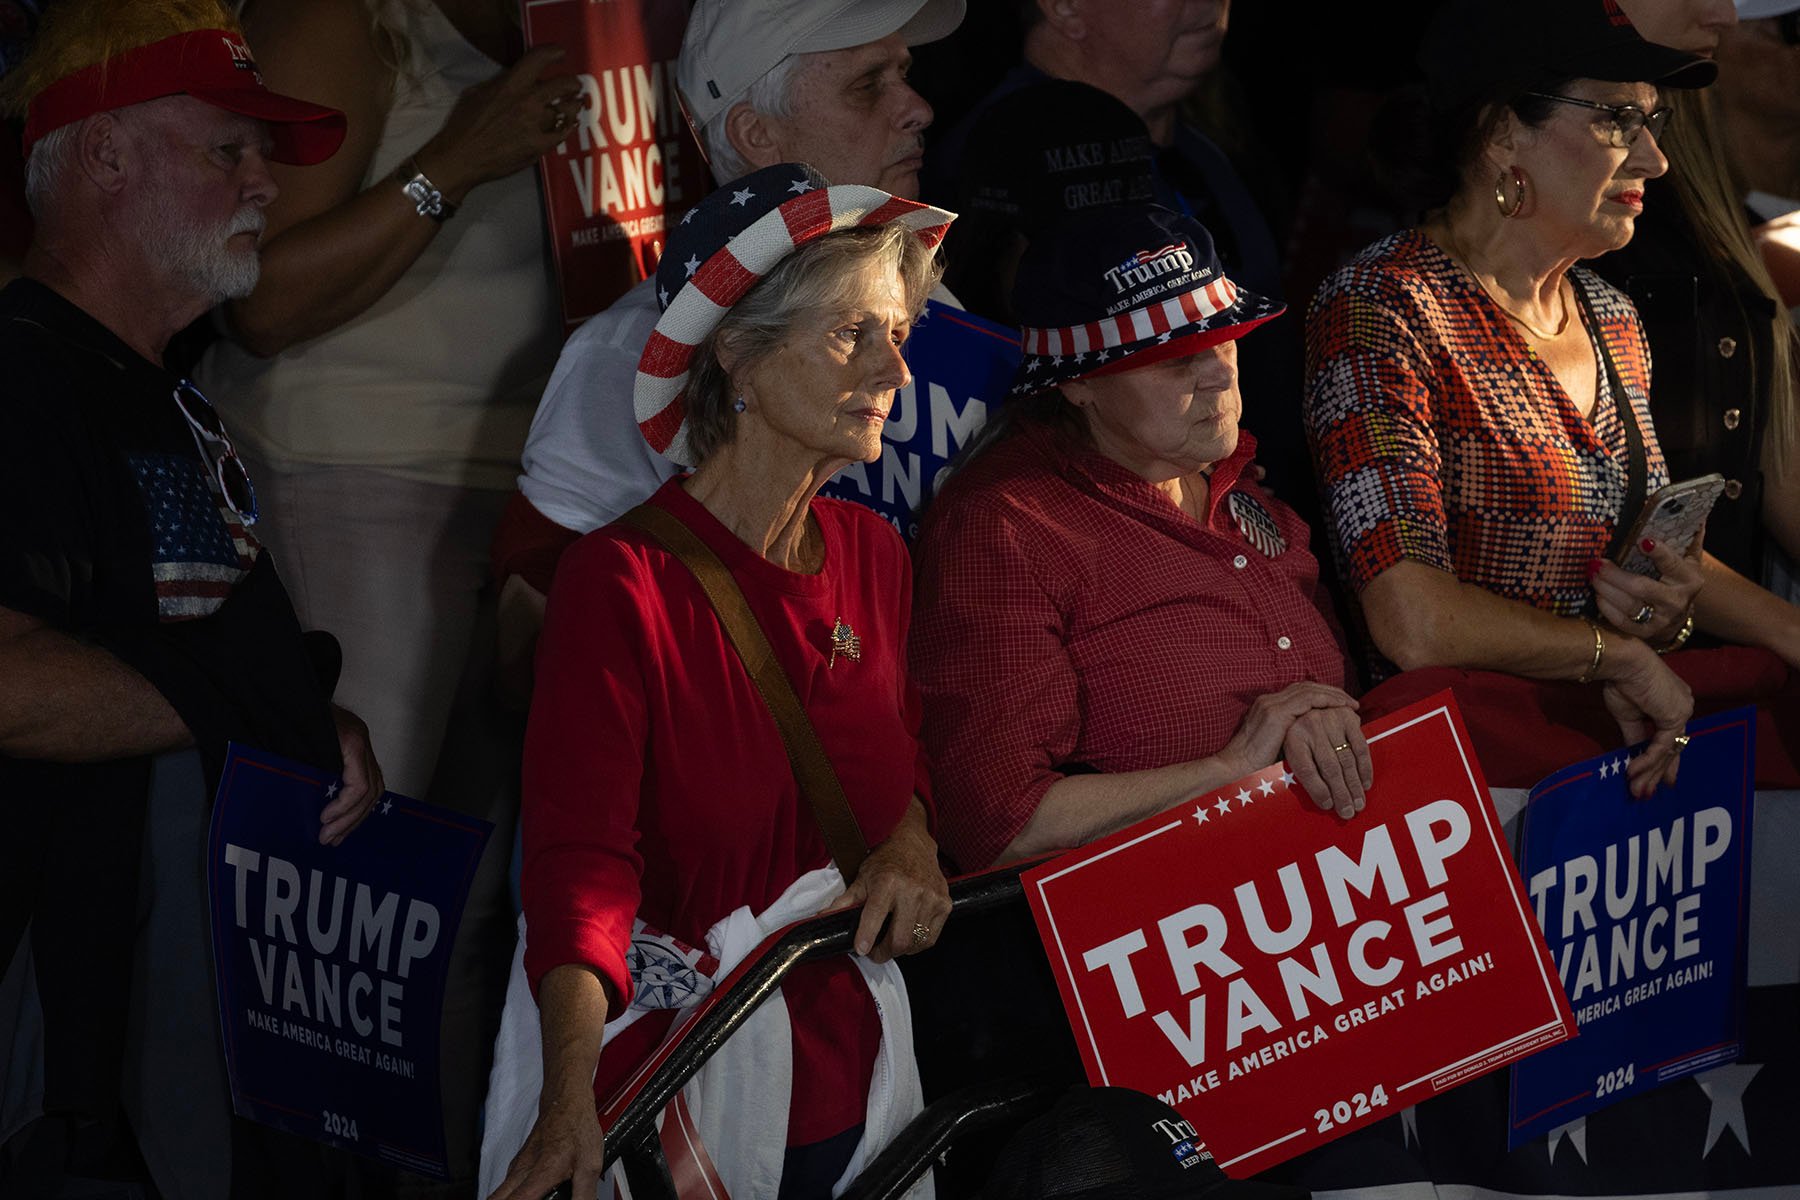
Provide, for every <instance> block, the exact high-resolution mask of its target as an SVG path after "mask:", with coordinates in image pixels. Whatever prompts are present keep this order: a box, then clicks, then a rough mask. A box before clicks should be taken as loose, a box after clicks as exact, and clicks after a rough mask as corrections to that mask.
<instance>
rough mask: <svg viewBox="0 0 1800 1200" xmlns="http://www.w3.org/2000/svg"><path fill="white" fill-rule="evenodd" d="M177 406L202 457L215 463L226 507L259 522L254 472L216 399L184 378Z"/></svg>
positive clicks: (177, 390) (178, 388)
mask: <svg viewBox="0 0 1800 1200" xmlns="http://www.w3.org/2000/svg"><path fill="white" fill-rule="evenodd" d="M175 406H176V407H177V408H179V409H180V410H181V415H182V416H183V417H184V418H186V419H187V423H188V429H189V430H190V431H192V433H193V435H194V444H195V445H196V446H197V447H198V448H199V450H200V457H201V458H203V459H205V460H206V461H207V463H209V464H210V465H211V466H212V471H213V480H214V482H216V483H217V484H218V485H219V494H220V495H222V496H223V497H224V498H225V504H226V506H227V507H229V508H230V509H231V511H232V512H234V513H236V514H237V516H238V519H239V520H241V521H243V523H244V524H246V525H254V524H256V489H255V488H254V487H252V486H251V484H250V472H249V471H247V470H245V468H244V462H243V460H242V459H240V458H239V457H238V453H237V447H236V446H234V445H232V443H231V437H230V435H229V434H227V433H226V432H225V425H224V423H223V422H221V421H220V420H219V413H218V410H217V409H215V408H214V407H213V406H212V401H210V400H208V399H207V398H206V397H205V396H204V395H202V394H201V392H200V389H199V388H197V387H195V386H194V385H193V384H192V383H189V382H188V381H187V380H185V379H183V380H181V381H180V382H179V383H177V384H176V385H175Z"/></svg>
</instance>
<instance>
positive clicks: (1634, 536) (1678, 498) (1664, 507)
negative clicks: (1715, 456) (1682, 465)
mask: <svg viewBox="0 0 1800 1200" xmlns="http://www.w3.org/2000/svg"><path fill="white" fill-rule="evenodd" d="M1724 491H1725V477H1724V476H1723V475H1720V474H1719V473H1718V472H1716V471H1715V472H1713V473H1712V474H1710V475H1702V476H1700V477H1699V478H1697V479H1685V480H1683V481H1681V482H1680V483H1671V484H1670V485H1669V486H1667V487H1664V488H1658V489H1657V492H1656V495H1654V496H1652V497H1650V498H1649V499H1648V500H1646V501H1644V511H1643V512H1641V513H1639V514H1638V519H1637V523H1636V524H1634V525H1633V526H1632V527H1631V536H1630V537H1629V538H1627V539H1626V541H1625V547H1624V549H1622V550H1620V551H1619V557H1618V563H1619V565H1620V566H1621V567H1624V568H1625V569H1626V570H1627V571H1632V572H1635V573H1636V574H1639V575H1648V576H1650V578H1652V579H1656V578H1660V577H1661V574H1662V572H1660V571H1658V570H1657V569H1656V564H1655V563H1654V562H1652V561H1650V556H1649V555H1648V554H1645V553H1644V545H1643V543H1644V539H1645V538H1649V539H1650V540H1651V541H1653V542H1656V543H1657V544H1658V545H1663V546H1667V547H1668V548H1669V549H1671V550H1673V551H1674V552H1675V553H1677V554H1686V553H1687V552H1688V547H1690V546H1692V545H1693V544H1694V539H1695V538H1697V537H1699V536H1700V529H1701V527H1702V526H1703V525H1705V524H1706V518H1707V515H1708V514H1709V513H1711V512H1712V507H1713V504H1714V503H1716V502H1717V501H1718V499H1719V496H1720V494H1721V493H1723V492H1724Z"/></svg>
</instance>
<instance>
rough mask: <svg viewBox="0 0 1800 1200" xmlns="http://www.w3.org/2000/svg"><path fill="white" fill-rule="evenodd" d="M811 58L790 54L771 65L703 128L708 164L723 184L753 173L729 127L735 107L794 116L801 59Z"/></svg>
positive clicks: (804, 55) (715, 178)
mask: <svg viewBox="0 0 1800 1200" xmlns="http://www.w3.org/2000/svg"><path fill="white" fill-rule="evenodd" d="M811 57H812V55H811V54H790V55H787V56H786V57H785V58H783V59H782V60H781V61H780V62H778V63H776V64H775V65H774V66H772V67H770V68H769V69H768V71H767V72H765V73H764V74H763V77H762V78H761V79H758V80H757V81H756V82H755V83H753V84H751V85H750V86H749V88H748V89H746V90H745V92H744V96H743V99H741V100H734V101H733V102H732V103H730V104H728V105H726V107H725V109H724V111H723V112H719V113H715V114H714V115H713V119H712V120H710V121H708V122H707V123H706V125H705V126H704V127H703V128H702V129H701V130H700V139H701V141H702V142H703V143H704V144H705V146H706V159H707V165H709V166H710V167H711V168H712V173H713V180H714V181H715V182H717V183H718V184H720V185H721V186H723V185H724V184H727V183H730V182H731V181H732V180H734V179H738V178H741V177H742V176H745V175H748V174H749V173H750V164H749V163H747V162H745V161H744V156H743V155H741V154H739V153H738V151H737V147H736V146H733V145H732V144H731V136H730V134H729V133H727V132H726V129H725V122H726V119H727V118H728V117H730V116H731V110H732V109H734V108H736V107H737V106H738V105H739V104H748V105H749V106H750V107H751V109H752V110H753V111H755V112H759V113H763V114H764V115H766V116H771V117H779V118H781V119H782V120H786V119H788V118H789V117H792V116H793V115H794V79H795V77H796V75H797V73H798V69H799V67H800V64H801V62H802V61H803V60H806V59H810V58H811Z"/></svg>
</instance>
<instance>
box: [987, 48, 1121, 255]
mask: <svg viewBox="0 0 1800 1200" xmlns="http://www.w3.org/2000/svg"><path fill="white" fill-rule="evenodd" d="M1155 160H1156V145H1155V143H1153V142H1152V141H1151V140H1150V131H1149V130H1148V129H1147V128H1145V126H1144V122H1143V119H1142V118H1141V117H1139V116H1138V115H1137V114H1136V113H1135V112H1133V111H1131V109H1130V108H1129V107H1128V106H1127V105H1126V104H1125V103H1124V102H1123V101H1121V100H1119V99H1117V98H1116V97H1114V96H1112V95H1111V94H1109V93H1107V92H1103V91H1101V90H1100V89H1099V88H1095V87H1089V86H1088V85H1087V84H1085V83H1073V82H1070V81H1068V80H1063V79H1053V80H1047V81H1045V82H1043V83H1035V84H1031V85H1029V86H1027V87H1022V88H1020V89H1019V90H1018V91H1016V92H1012V93H1010V94H1009V95H1006V96H1003V97H1002V98H1001V99H999V100H997V101H995V102H994V104H993V105H992V106H991V107H989V108H988V110H987V111H986V112H984V113H983V114H982V115H981V118H980V120H979V122H978V123H977V124H976V126H975V128H974V130H973V131H972V132H971V133H970V134H969V140H968V142H967V145H966V149H965V150H964V151H963V156H962V163H961V169H960V177H959V179H958V182H957V198H958V200H959V201H960V203H959V204H958V206H957V207H958V208H959V210H960V211H962V212H963V213H965V214H969V213H992V214H994V215H996V216H1001V217H1008V218H1011V219H1013V220H1014V221H1016V222H1017V224H1018V226H1019V227H1020V228H1022V229H1034V228H1041V227H1043V226H1045V225H1047V224H1052V223H1054V222H1055V221H1057V220H1058V219H1060V218H1061V217H1064V216H1067V215H1068V214H1069V213H1074V212H1080V211H1082V210H1084V209H1088V208H1098V207H1102V206H1104V205H1110V204H1127V203H1134V202H1137V203H1141V202H1143V201H1147V200H1150V199H1153V198H1154V197H1155V195H1156V166H1155Z"/></svg>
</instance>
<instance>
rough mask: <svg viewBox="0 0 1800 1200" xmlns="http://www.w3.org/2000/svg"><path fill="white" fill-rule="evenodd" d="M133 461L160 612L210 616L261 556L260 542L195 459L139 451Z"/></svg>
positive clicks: (173, 616)
mask: <svg viewBox="0 0 1800 1200" xmlns="http://www.w3.org/2000/svg"><path fill="white" fill-rule="evenodd" d="M131 469H132V472H133V474H135V475H136V476H137V482H138V489H139V490H140V491H141V492H142V494H143V497H144V509H145V511H146V512H147V513H148V514H149V517H150V537H151V542H152V550H151V560H150V570H151V575H152V577H153V578H154V579H155V581H156V611H157V615H158V617H160V618H161V619H162V620H164V621H191V620H194V619H195V618H198V617H209V616H211V615H212V614H213V613H215V612H217V611H219V608H220V606H221V605H223V604H224V603H225V599H226V597H227V596H229V595H231V589H232V588H233V587H235V586H236V585H237V584H238V582H239V581H240V580H242V579H243V578H244V576H245V575H246V574H248V573H249V571H250V568H251V567H252V566H254V565H255V564H256V555H257V551H258V550H259V549H260V546H259V543H258V542H257V541H256V538H255V536H254V535H253V534H251V532H250V531H249V530H248V529H246V528H245V527H244V523H243V522H242V521H241V520H240V519H239V518H238V516H237V514H236V513H234V512H232V511H231V509H230V508H229V507H228V506H227V505H226V504H225V502H224V497H223V496H222V495H221V493H220V491H219V486H218V484H217V483H215V482H214V481H213V480H212V478H211V477H210V476H208V475H207V472H206V467H205V466H204V465H203V464H202V463H201V462H199V461H198V460H197V459H194V458H192V457H189V456H187V455H181V454H137V455H133V456H131Z"/></svg>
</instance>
